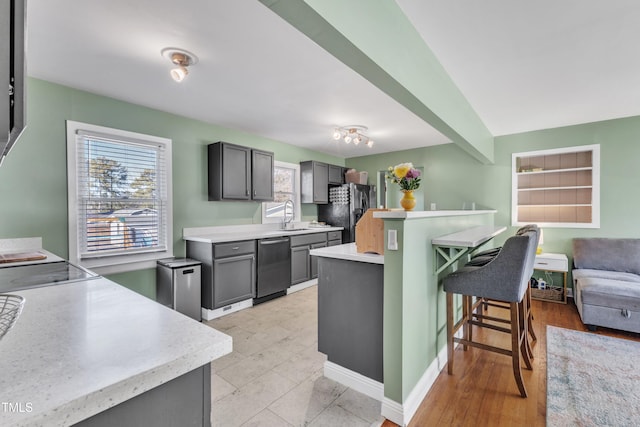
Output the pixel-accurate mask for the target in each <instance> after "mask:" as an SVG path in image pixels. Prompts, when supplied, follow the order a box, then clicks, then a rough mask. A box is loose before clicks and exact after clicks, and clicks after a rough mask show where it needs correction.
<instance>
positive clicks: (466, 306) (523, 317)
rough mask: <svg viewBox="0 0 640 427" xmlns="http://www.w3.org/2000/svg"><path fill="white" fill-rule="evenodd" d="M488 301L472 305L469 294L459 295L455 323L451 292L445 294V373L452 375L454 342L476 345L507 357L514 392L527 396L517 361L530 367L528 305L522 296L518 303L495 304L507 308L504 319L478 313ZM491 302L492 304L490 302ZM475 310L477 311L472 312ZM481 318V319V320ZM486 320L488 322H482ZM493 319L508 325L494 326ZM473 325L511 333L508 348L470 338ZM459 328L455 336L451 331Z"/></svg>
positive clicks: (465, 346) (471, 298)
mask: <svg viewBox="0 0 640 427" xmlns="http://www.w3.org/2000/svg"><path fill="white" fill-rule="evenodd" d="M485 301H486V302H488V300H484V299H480V300H478V301H477V303H476V304H474V303H473V297H472V296H468V295H463V296H462V311H463V316H462V319H461V320H460V321H458V322H457V323H456V322H455V321H454V307H453V294H452V293H449V292H447V293H446V306H447V309H446V310H447V373H448V374H449V375H452V374H453V357H454V354H453V353H454V344H455V343H456V342H457V343H460V344H462V345H463V347H464V349H465V350H466V349H467V346H472V347H477V348H480V349H483V350H489V351H493V352H496V353H500V354H504V355H507V356H511V360H512V369H513V376H514V378H515V380H516V385H517V386H518V391H519V392H520V395H521V396H522V397H527V390H526V388H525V386H524V381H523V379H522V369H521V364H520V358H521V357H522V359H523V360H524V363H525V366H526V368H528V369H532V364H531V359H532V358H533V356H532V354H531V348H530V347H529V340H528V333H527V330H528V323H529V321H530V320H529V317H530V313H531V311H530V310H529V309H528V307H529V305H528V302H527V300H526V296H525V297H524V298H523V299H522V301H520V302H509V303H507V304H508V305H506V306H504V305H498V307H503V308H508V309H509V314H510V319H509V320H505V319H503V318H496V317H491V316H487V315H484V314H482V312H483V305H484V302H485ZM491 305H493V304H491ZM476 311H477V312H476ZM483 317H484V319H483ZM485 320H489V321H491V323H490V322H486V321H485ZM493 322H500V323H509V324H510V325H509V328H505V327H501V326H497V325H494V324H493ZM473 326H479V327H485V328H490V329H494V330H496V331H500V332H506V333H510V334H511V348H510V349H509V350H507V349H504V348H500V347H495V346H491V345H488V344H484V343H481V342H476V341H474V340H473ZM461 327H462V328H463V337H462V338H456V337H455V334H456V332H457V331H458V330H459V329H460V328H461Z"/></svg>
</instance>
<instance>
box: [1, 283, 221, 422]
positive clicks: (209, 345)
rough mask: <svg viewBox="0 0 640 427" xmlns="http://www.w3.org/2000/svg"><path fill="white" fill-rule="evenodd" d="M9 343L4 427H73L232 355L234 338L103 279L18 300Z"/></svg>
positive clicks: (4, 343)
mask: <svg viewBox="0 0 640 427" xmlns="http://www.w3.org/2000/svg"><path fill="white" fill-rule="evenodd" d="M14 293H15V294H19V295H22V296H23V297H25V299H26V302H25V306H24V310H23V312H22V314H21V316H20V317H19V318H18V321H17V322H16V324H15V326H14V328H13V329H12V330H11V331H9V332H8V333H7V335H5V337H4V338H3V339H2V340H1V341H0V372H1V373H2V374H1V375H0V402H12V403H20V404H22V408H25V407H26V405H27V404H30V407H31V408H32V410H31V411H30V412H27V411H24V412H11V411H2V409H1V407H0V425H2V426H41V425H47V426H50V425H51V426H53V425H55V426H58V425H70V424H74V423H77V422H79V421H81V420H83V419H86V418H88V417H90V416H92V415H94V414H97V413H99V412H102V411H104V410H105V409H108V408H110V407H112V406H115V405H117V404H119V403H121V402H123V401H125V400H128V399H131V398H132V397H134V396H136V395H139V394H141V393H144V392H145V391H148V390H150V389H152V388H154V387H157V386H159V385H161V384H163V383H165V382H167V381H169V380H172V379H174V378H176V377H178V376H180V375H182V374H185V373H187V372H189V371H191V370H193V369H196V368H198V367H200V366H202V365H205V364H207V363H209V362H211V361H212V360H214V359H217V358H218V357H221V356H223V355H225V354H227V353H229V352H231V348H232V342H231V337H229V336H227V335H225V334H223V333H221V332H219V331H216V330H215V329H212V328H210V327H208V326H205V325H203V324H201V323H198V322H196V321H195V320H193V319H191V318H189V317H187V316H184V315H182V314H180V313H178V312H176V311H173V310H171V309H168V308H166V307H164V306H162V305H160V304H157V303H156V302H154V301H152V300H150V299H148V298H146V297H144V296H142V295H139V294H137V293H135V292H133V291H131V290H128V289H126V288H124V287H122V286H120V285H118V284H116V283H114V282H111V281H110V280H107V279H104V278H99V279H93V280H90V281H87V282H76V283H69V284H61V285H57V286H49V287H44V288H37V289H29V290H25V291H19V292H14Z"/></svg>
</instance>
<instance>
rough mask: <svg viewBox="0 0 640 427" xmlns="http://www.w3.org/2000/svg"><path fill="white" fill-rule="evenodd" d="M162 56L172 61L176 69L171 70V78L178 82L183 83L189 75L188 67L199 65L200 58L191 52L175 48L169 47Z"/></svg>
mask: <svg viewBox="0 0 640 427" xmlns="http://www.w3.org/2000/svg"><path fill="white" fill-rule="evenodd" d="M160 53H161V54H162V56H164V57H165V58H167V59H168V60H169V61H171V62H172V63H173V64H174V65H177V67H176V68H174V69H172V70H171V78H172V79H173V80H175V81H177V82H181V81H182V80H184V78H185V77H187V74H189V70H188V69H187V67H189V66H190V65H195V64H197V63H198V57H197V56H195V55H194V54H193V53H191V52H187V51H186V50H183V49H178V48H175V47H167V48H164V49H162V51H161V52H160Z"/></svg>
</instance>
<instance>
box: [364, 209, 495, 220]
mask: <svg viewBox="0 0 640 427" xmlns="http://www.w3.org/2000/svg"><path fill="white" fill-rule="evenodd" d="M497 212H498V211H496V210H479V211H467V210H451V211H404V210H401V209H398V210H390V211H378V212H374V213H373V217H374V218H382V219H419V218H437V217H443V216H463V215H484V214H495V213H497Z"/></svg>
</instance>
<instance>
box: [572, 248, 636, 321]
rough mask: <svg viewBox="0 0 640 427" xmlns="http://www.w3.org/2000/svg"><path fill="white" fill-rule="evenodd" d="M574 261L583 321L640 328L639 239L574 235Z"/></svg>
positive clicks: (578, 302)
mask: <svg viewBox="0 0 640 427" xmlns="http://www.w3.org/2000/svg"><path fill="white" fill-rule="evenodd" d="M573 265H574V270H573V271H572V274H573V284H574V285H573V296H574V299H575V302H576V306H577V307H578V312H579V313H580V317H581V318H582V322H583V323H584V324H585V325H587V326H588V327H589V329H590V330H595V329H596V327H597V326H604V327H606V328H613V329H620V330H623V331H631V332H640V239H604V238H580V239H573Z"/></svg>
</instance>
